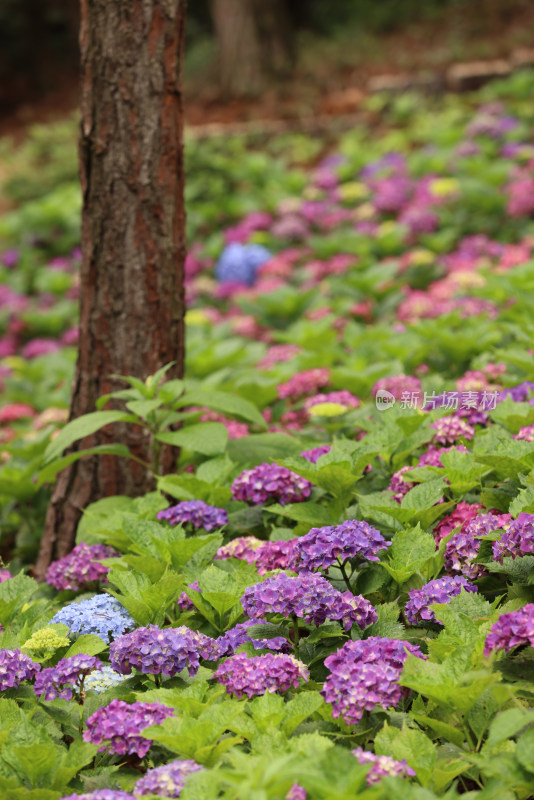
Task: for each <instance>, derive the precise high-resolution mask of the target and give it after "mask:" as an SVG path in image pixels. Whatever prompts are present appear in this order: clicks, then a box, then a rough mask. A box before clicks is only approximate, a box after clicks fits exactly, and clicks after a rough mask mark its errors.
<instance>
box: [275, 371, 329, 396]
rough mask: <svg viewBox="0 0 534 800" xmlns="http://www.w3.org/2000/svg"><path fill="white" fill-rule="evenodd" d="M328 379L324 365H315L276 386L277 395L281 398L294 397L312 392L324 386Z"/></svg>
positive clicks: (327, 372)
mask: <svg viewBox="0 0 534 800" xmlns="http://www.w3.org/2000/svg"><path fill="white" fill-rule="evenodd" d="M329 380H330V371H329V370H328V369H327V368H326V367H316V368H315V369H308V370H305V371H304V372H297V373H296V375H293V377H292V378H290V379H289V380H288V381H286V382H285V383H281V384H280V385H279V386H278V387H277V391H278V397H279V398H280V400H283V399H285V398H287V397H289V398H291V399H296V398H298V397H302V396H303V395H308V394H313V393H314V392H316V391H317V390H318V389H321V388H322V387H323V386H326V385H327V383H328V381H329Z"/></svg>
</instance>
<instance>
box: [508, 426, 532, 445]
mask: <svg viewBox="0 0 534 800" xmlns="http://www.w3.org/2000/svg"><path fill="white" fill-rule="evenodd" d="M512 438H513V439H519V440H522V441H524V442H534V425H526V426H525V427H524V428H521V429H520V430H519V432H518V433H516V435H515V436H513V437H512Z"/></svg>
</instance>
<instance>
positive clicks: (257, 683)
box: [213, 653, 310, 699]
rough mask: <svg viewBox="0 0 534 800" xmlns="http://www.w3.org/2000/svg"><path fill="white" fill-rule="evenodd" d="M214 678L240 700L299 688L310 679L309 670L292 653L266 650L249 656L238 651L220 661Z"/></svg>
mask: <svg viewBox="0 0 534 800" xmlns="http://www.w3.org/2000/svg"><path fill="white" fill-rule="evenodd" d="M213 677H214V678H217V680H218V681H219V683H222V684H223V686H225V688H226V691H227V692H228V693H229V694H234V695H235V696H236V697H238V698H240V699H241V698H242V697H243V696H244V695H246V696H247V697H248V698H250V697H256V696H259V695H262V694H265V693H266V692H270V693H273V692H278V693H280V694H283V693H284V692H287V690H288V689H289V688H290V686H293V687H294V688H295V689H297V688H298V686H299V684H300V682H301V681H307V680H308V679H309V677H310V673H309V672H308V670H307V669H306V667H305V666H304V664H303V663H302V662H301V661H298V660H297V659H296V658H294V657H293V656H290V655H285V654H280V653H266V654H265V655H263V656H252V657H250V656H247V654H246V653H238V654H237V655H235V656H230V658H227V659H226V661H224V662H223V663H222V664H220V665H219V666H218V667H217V670H216V671H215V674H214V676H213Z"/></svg>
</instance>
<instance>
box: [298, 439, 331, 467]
mask: <svg viewBox="0 0 534 800" xmlns="http://www.w3.org/2000/svg"><path fill="white" fill-rule="evenodd" d="M330 450H331V445H329V444H321V445H319V447H312V448H311V450H304V451H303V452H302V453H301V454H300V457H301V458H305V459H306V461H310V462H311V463H312V464H317V462H318V461H319V459H320V458H321V456H324V455H326V453H329V452H330Z"/></svg>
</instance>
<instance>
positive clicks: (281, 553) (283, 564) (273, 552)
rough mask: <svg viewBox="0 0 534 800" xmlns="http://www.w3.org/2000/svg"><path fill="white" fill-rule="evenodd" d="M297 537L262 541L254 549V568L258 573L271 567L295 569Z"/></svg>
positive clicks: (263, 572) (271, 568)
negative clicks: (259, 545)
mask: <svg viewBox="0 0 534 800" xmlns="http://www.w3.org/2000/svg"><path fill="white" fill-rule="evenodd" d="M297 541H298V540H297V539H288V540H285V541H284V540H282V539H279V540H277V541H275V542H262V543H261V547H258V549H257V550H256V560H255V564H256V568H257V570H258V572H259V574H260V575H265V573H266V572H270V571H271V570H273V569H291V570H294V569H295V565H296V561H297V549H296V546H297Z"/></svg>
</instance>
